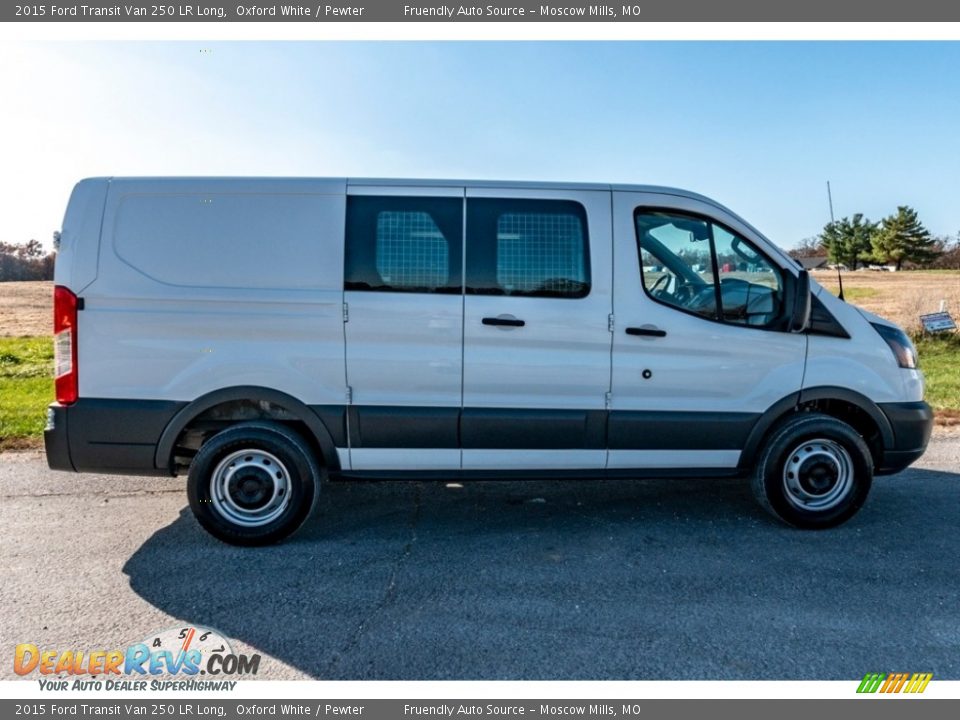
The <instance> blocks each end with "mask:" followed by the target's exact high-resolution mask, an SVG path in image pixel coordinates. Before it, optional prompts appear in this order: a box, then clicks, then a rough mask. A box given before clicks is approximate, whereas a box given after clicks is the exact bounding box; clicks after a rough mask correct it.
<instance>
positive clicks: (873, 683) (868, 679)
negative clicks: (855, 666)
mask: <svg viewBox="0 0 960 720" xmlns="http://www.w3.org/2000/svg"><path fill="white" fill-rule="evenodd" d="M886 676H887V675H886V673H867V674H866V675H864V676H863V680H861V681H860V687H858V688H857V692H858V693H875V692H876V691H877V688H879V687H880V683H881V682H883V680H884V678H885V677H886Z"/></svg>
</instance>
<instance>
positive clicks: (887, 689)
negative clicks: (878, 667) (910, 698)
mask: <svg viewBox="0 0 960 720" xmlns="http://www.w3.org/2000/svg"><path fill="white" fill-rule="evenodd" d="M932 678H933V673H913V674H911V673H867V674H866V675H864V676H863V680H861V681H860V687H858V688H857V692H858V693H887V694H890V693H909V694H914V693H922V692H923V691H924V690H926V689H927V685H928V684H929V683H930V680H931V679H932Z"/></svg>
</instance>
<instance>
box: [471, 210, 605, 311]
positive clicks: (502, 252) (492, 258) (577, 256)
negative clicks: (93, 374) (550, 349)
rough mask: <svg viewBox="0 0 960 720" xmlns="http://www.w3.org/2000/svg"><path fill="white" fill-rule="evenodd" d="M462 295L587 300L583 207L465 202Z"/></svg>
mask: <svg viewBox="0 0 960 720" xmlns="http://www.w3.org/2000/svg"><path fill="white" fill-rule="evenodd" d="M467 292H468V293H473V294H476V295H521V296H528V297H558V298H581V297H584V296H586V295H587V294H588V293H589V292H590V252H589V244H588V238H587V217H586V212H585V211H584V209H583V206H582V205H581V204H580V203H577V202H572V201H569V200H518V199H496V200H494V199H486V198H480V199H471V200H468V201H467Z"/></svg>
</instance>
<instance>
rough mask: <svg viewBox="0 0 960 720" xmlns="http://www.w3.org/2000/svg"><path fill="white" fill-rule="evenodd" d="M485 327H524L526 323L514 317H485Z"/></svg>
mask: <svg viewBox="0 0 960 720" xmlns="http://www.w3.org/2000/svg"><path fill="white" fill-rule="evenodd" d="M483 324H484V325H497V326H499V327H523V326H524V325H526V323H525V322H524V321H523V320H519V319H517V318H515V317H513V316H512V315H501V316H500V317H485V318H484V319H483Z"/></svg>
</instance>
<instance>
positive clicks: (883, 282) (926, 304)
mask: <svg viewBox="0 0 960 720" xmlns="http://www.w3.org/2000/svg"><path fill="white" fill-rule="evenodd" d="M813 277H814V278H815V279H816V281H817V282H818V283H820V284H821V285H823V286H824V287H825V288H827V289H828V290H829V291H830V292H832V293H834V294H836V292H837V274H836V272H833V271H817V272H814V273H813ZM843 291H844V294H845V295H846V298H847V300H848V301H850V302H851V303H853V304H854V305H859V306H860V307H862V308H863V309H864V310H869V311H870V312H872V313H876V314H877V315H880V316H881V317H884V318H887V319H888V320H892V321H893V322H895V323H897V324H898V325H900V326H901V327H903V328H905V329H906V330H907V331H908V332H914V331H916V330H919V329H920V319H919V316H920V315H923V314H925V313H932V312H937V311H938V310H939V309H940V301H941V300H943V301H945V302H946V307H947V310H949V311H950V312H951V313H952V314H953V316H954V318H957V319H960V271H953V272H950V271H941V272H899V273H892V272H872V271H860V272H848V273H844V274H843Z"/></svg>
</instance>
